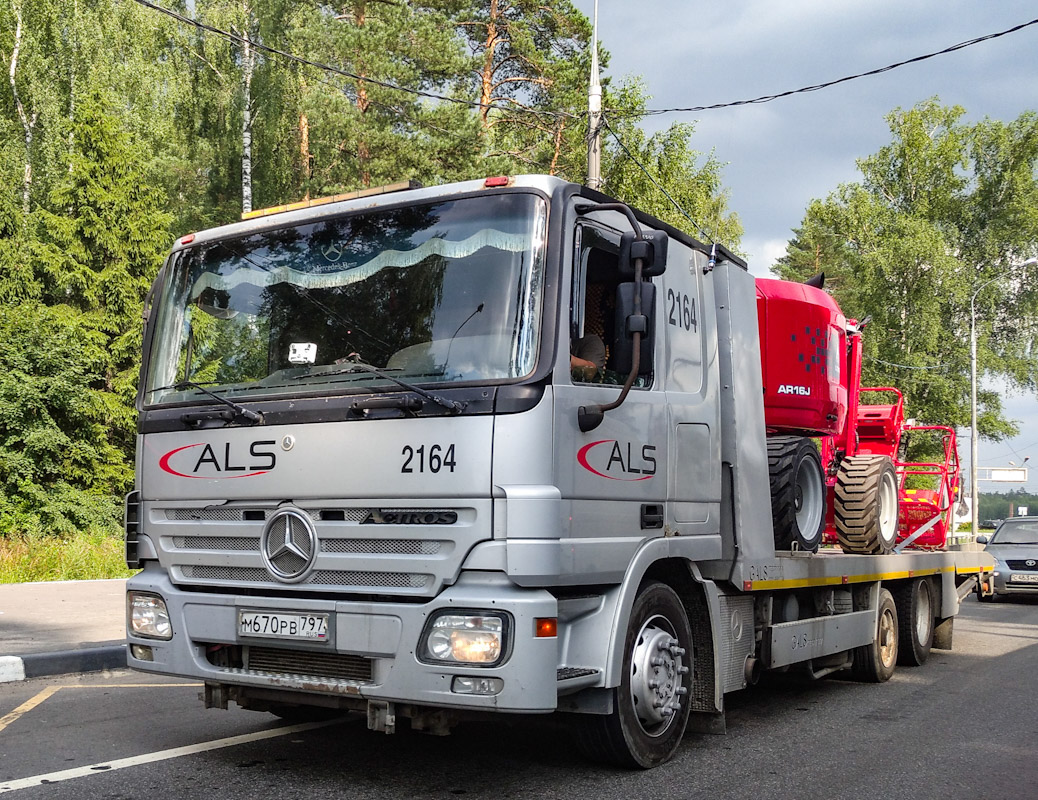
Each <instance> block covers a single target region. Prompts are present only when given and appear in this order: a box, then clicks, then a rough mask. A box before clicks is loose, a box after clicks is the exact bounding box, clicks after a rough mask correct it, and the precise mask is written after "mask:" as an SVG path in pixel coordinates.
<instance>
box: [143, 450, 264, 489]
mask: <svg viewBox="0 0 1038 800" xmlns="http://www.w3.org/2000/svg"><path fill="white" fill-rule="evenodd" d="M275 444H277V442H275V441H273V440H268V441H256V442H250V443H249V445H248V448H246V447H245V445H235V446H233V447H232V445H231V443H230V442H196V443H195V444H186V445H184V446H183V447H176V448H174V449H173V450H170V451H169V452H168V453H166V454H165V455H163V456H162V457H161V458H160V459H159V468H160V469H162V470H163V471H164V472H168V473H169V474H170V475H176V476H177V477H178V478H205V479H207V480H212V479H214V478H218V479H223V478H254V477H256V476H257V475H266V474H267V473H268V472H270V471H271V470H272V469H274V467H275V466H276V465H277V456H276V455H275V453H274V445H275Z"/></svg>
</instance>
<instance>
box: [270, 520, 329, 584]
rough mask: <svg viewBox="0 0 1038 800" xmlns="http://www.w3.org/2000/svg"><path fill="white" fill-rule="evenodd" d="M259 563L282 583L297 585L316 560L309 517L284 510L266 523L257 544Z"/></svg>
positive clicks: (312, 530)
mask: <svg viewBox="0 0 1038 800" xmlns="http://www.w3.org/2000/svg"><path fill="white" fill-rule="evenodd" d="M260 551H261V553H262V554H263V563H264V564H266V565H267V570H268V571H269V572H270V574H271V575H273V576H274V577H275V578H277V579H278V580H279V581H281V582H282V583H298V582H299V581H301V580H303V579H304V578H305V577H306V576H307V575H309V573H310V570H311V568H312V567H313V565H314V560H315V559H316V557H317V531H316V530H314V525H313V522H311V521H310V517H309V516H308V515H307V514H305V513H304V512H302V511H300V510H299V509H297V508H285V509H282V510H281V511H279V512H277V513H276V514H275V515H274V516H272V517H271V518H270V520H268V522H267V524H266V526H265V527H264V528H263V538H262V541H261V542H260Z"/></svg>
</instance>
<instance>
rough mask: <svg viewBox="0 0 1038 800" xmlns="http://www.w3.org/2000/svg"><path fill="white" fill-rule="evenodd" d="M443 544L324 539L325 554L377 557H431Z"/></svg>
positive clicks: (389, 540)
mask: <svg viewBox="0 0 1038 800" xmlns="http://www.w3.org/2000/svg"><path fill="white" fill-rule="evenodd" d="M443 544H444V543H443V542H439V541H435V540H428V541H423V540H421V539H322V540H321V550H322V551H324V552H325V553H374V554H377V555H386V554H390V555H404V556H431V555H435V554H436V553H439V552H440V549H441V548H442V547H443Z"/></svg>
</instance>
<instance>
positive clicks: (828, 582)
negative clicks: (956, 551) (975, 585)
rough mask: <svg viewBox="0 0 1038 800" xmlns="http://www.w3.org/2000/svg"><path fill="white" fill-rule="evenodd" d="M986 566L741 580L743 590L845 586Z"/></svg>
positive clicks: (964, 571)
mask: <svg viewBox="0 0 1038 800" xmlns="http://www.w3.org/2000/svg"><path fill="white" fill-rule="evenodd" d="M986 571H988V570H987V568H986V567H961V568H960V567H954V566H951V567H933V568H928V569H909V570H901V571H898V572H877V573H873V574H868V575H830V576H827V577H824V578H792V579H789V580H776V581H743V591H748V592H750V591H762V590H764V589H807V588H811V587H817V586H847V585H850V584H852V583H872V582H874V581H896V580H903V579H905V578H919V577H922V576H924V575H939V574H941V573H944V572H953V573H956V574H959V575H969V574H972V573H983V572H986Z"/></svg>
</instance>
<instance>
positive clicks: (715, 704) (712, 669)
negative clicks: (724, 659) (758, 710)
mask: <svg viewBox="0 0 1038 800" xmlns="http://www.w3.org/2000/svg"><path fill="white" fill-rule="evenodd" d="M667 543H668V540H664V539H656V540H654V542H650V543H648V544H647V545H646V546H645V547H643V548H642V550H641V551H639V553H638V555H637V556H636V557H635V558H634V560H633V561H632V563H631V566H630V567H629V569H628V571H627V574H626V575H625V577H624V582H623V584H622V585H621V589H620V595H619V597H618V599H617V603H616V606H615V609H614V613H613V621H612V625H611V628H610V633H609V642H608V650H607V653H606V661H605V664H606V671H605V678H604V680H605V683H604V685H605V686H606V687H607V688H612V687H616V686H619V685H620V681H621V677H622V674H621V673H622V670H623V659H624V639H625V636H626V631H627V626H628V624H629V623H630V619H631V609H632V608H633V607H634V601H635V598H637V596H638V593H639V591H640V590H641V588H642V587H643V586H644V585H645V584H646V583H648V582H650V581H659V582H660V583H664V584H666V585H668V586H670V587H671V588H672V589H673V590H674V591H675V592H676V593H677V595H678V597H679V598H680V599H681V603H682V605H683V606H684V608H685V613H686V614H687V615H688V621H689V625H690V627H691V629H692V642H693V649H694V653H693V672H692V678H693V683H692V710H693V711H721V710H722V709H723V700H722V689H721V685H720V682H719V681H718V679H717V676H718V675H720V674H721V665H720V663H719V659H720V657H721V652H722V651H721V646H720V642H719V641H718V639H717V630H716V626H715V625H714V624H713V622H712V621H713V620H715V619H717V618H718V615H719V613H720V609H719V605H720V603H719V599H718V596H719V592H718V589H717V587H716V586H715V585H714V583H713V582H712V581H708V580H705V579H704V578H703V577H702V575H700V573H699V569H698V568H697V567H696V564H695V563H694V562H693V561H691V560H689V559H688V558H685V557H682V556H679V555H678V556H675V555H673V554H672V553H671V552H670V549H669V547H665V546H663V545H666V544H667Z"/></svg>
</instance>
